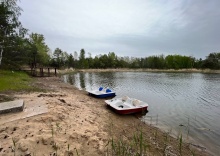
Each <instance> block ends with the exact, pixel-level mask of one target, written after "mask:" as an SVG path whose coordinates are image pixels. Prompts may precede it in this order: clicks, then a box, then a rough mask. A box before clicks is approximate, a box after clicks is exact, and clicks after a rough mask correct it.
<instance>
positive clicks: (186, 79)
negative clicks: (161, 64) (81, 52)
mask: <svg viewBox="0 0 220 156" xmlns="http://www.w3.org/2000/svg"><path fill="white" fill-rule="evenodd" d="M63 80H64V81H65V82H68V83H71V84H73V85H74V86H76V87H78V88H79V89H83V90H91V89H98V87H99V86H103V87H109V88H111V89H112V90H114V91H116V94H117V96H118V97H121V96H124V95H127V96H130V97H134V98H137V99H140V100H142V101H145V102H147V103H148V104H149V112H148V113H147V114H146V115H145V116H143V117H142V119H143V120H144V121H145V122H148V123H151V124H154V125H157V126H158V127H161V128H163V129H164V130H165V131H167V132H168V131H169V132H171V133H172V134H173V135H177V134H180V131H181V133H183V134H185V135H187V133H188V134H189V138H190V142H193V143H196V144H199V145H200V146H203V147H207V148H208V149H209V150H210V151H211V152H212V153H214V154H215V155H218V153H220V74H200V73H149V72H106V73H76V74H73V75H64V76H63ZM157 116H158V117H157ZM157 118H158V120H157ZM157 121H158V122H157ZM180 125H181V126H180ZM185 139H186V137H185Z"/></svg>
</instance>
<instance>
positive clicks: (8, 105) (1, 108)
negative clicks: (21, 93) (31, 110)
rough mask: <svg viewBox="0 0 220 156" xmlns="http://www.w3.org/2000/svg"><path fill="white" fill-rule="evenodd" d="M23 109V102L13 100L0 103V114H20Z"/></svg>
mask: <svg viewBox="0 0 220 156" xmlns="http://www.w3.org/2000/svg"><path fill="white" fill-rule="evenodd" d="M23 109H24V100H15V101H9V102H2V103H0V114H5V113H13V112H21V111H23Z"/></svg>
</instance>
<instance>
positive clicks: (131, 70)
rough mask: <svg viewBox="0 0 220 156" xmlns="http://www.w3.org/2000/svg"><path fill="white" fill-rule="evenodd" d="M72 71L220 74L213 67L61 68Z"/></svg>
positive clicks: (63, 70) (62, 70)
mask: <svg viewBox="0 0 220 156" xmlns="http://www.w3.org/2000/svg"><path fill="white" fill-rule="evenodd" d="M71 72H158V73H159V72H164V73H209V74H220V70H212V69H195V68H190V69H150V68H143V69H142V68H138V69H131V68H107V69H74V68H69V69H61V70H59V73H60V74H65V73H71Z"/></svg>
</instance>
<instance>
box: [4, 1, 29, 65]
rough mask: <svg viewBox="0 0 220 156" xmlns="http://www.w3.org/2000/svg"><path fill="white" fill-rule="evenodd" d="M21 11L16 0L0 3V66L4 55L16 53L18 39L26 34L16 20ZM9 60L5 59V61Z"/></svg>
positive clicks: (25, 30)
mask: <svg viewBox="0 0 220 156" xmlns="http://www.w3.org/2000/svg"><path fill="white" fill-rule="evenodd" d="M21 11H22V9H21V8H20V7H19V6H18V5H17V0H3V1H2V2H1V3H0V15H1V16H0V65H1V64H2V58H3V55H4V53H9V52H11V51H16V50H17V48H18V46H20V45H18V44H19V43H20V42H18V40H19V39H18V38H23V37H24V35H25V34H26V33H27V29H24V28H23V27H22V25H21V23H20V22H19V20H18V17H19V16H20V14H21ZM7 56H10V55H7ZM10 59H11V58H5V60H10Z"/></svg>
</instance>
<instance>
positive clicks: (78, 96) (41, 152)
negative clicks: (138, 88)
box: [0, 77, 210, 156]
mask: <svg viewBox="0 0 220 156" xmlns="http://www.w3.org/2000/svg"><path fill="white" fill-rule="evenodd" d="M35 79H36V81H35V82H34V84H33V85H34V86H37V87H40V88H42V89H45V90H46V91H45V92H32V93H26V92H19V93H9V94H10V95H13V96H14V97H15V98H16V99H23V100H24V101H25V105H26V106H25V110H24V111H26V112H28V111H30V110H32V112H36V113H35V114H34V113H33V114H31V113H30V114H29V115H27V116H26V117H25V116H24V117H22V118H21V115H20V119H16V120H13V119H12V120H9V119H11V116H12V115H13V114H5V115H0V123H1V124H0V155H1V156H10V155H14V154H15V155H19V156H20V155H25V156H28V155H31V156H48V155H61V156H63V155H65V156H67V155H85V156H98V155H100V156H103V155H111V152H110V151H111V146H110V145H109V144H108V143H109V141H110V140H111V139H112V138H114V139H119V138H120V139H122V140H124V141H130V140H132V137H133V136H134V133H136V132H137V131H139V130H140V129H141V130H142V131H143V135H144V137H145V138H146V142H147V144H148V146H147V147H148V148H147V155H158V156H159V155H164V154H165V155H172V156H175V155H176V156H178V155H180V152H179V149H180V147H179V140H178V139H177V138H173V137H171V136H168V135H167V133H166V132H163V131H161V130H159V129H158V128H155V127H153V126H150V125H148V124H145V123H143V122H142V121H141V120H140V117H141V115H139V114H136V115H118V114H115V112H113V111H112V110H111V109H109V108H108V107H107V106H106V105H105V103H104V100H103V99H96V98H93V97H90V96H88V94H87V93H86V92H85V91H80V90H78V89H77V88H74V87H73V86H72V85H69V84H65V83H63V82H62V81H61V80H60V79H59V78H58V77H45V78H35ZM34 103H36V104H37V107H38V108H36V107H34V108H33V109H32V107H33V104H34ZM40 108H42V109H40ZM27 114H28V113H27ZM155 134H156V135H155ZM181 148H182V150H181V154H182V155H193V154H195V155H196V156H208V155H210V154H209V153H207V149H204V148H201V147H200V146H199V145H194V144H193V145H192V144H189V143H184V144H183V145H182V146H181Z"/></svg>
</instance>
